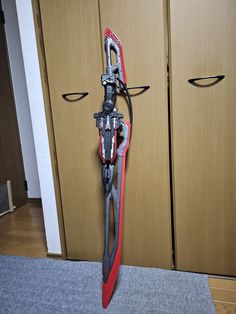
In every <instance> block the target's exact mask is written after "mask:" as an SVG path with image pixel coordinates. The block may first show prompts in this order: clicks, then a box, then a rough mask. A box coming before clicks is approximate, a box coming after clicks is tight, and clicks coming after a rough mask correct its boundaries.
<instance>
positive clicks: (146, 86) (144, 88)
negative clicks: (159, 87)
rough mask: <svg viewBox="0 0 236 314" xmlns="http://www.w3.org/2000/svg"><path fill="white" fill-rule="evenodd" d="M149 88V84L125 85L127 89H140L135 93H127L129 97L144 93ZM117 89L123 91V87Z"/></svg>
mask: <svg viewBox="0 0 236 314" xmlns="http://www.w3.org/2000/svg"><path fill="white" fill-rule="evenodd" d="M149 88H150V86H149V85H143V86H132V87H126V89H127V90H128V91H130V90H135V89H138V90H139V89H140V91H139V92H137V93H132V94H131V93H129V94H130V97H133V96H138V95H141V94H143V93H145V92H146V91H147V90H148V89H149ZM119 90H120V92H122V91H123V89H119Z"/></svg>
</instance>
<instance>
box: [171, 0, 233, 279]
mask: <svg viewBox="0 0 236 314" xmlns="http://www.w3.org/2000/svg"><path fill="white" fill-rule="evenodd" d="M170 25H171V28H170V36H171V37H170V46H171V87H172V88H171V91H172V93H171V97H172V98H171V100H172V101H171V119H172V153H173V155H172V158H173V169H172V170H173V182H174V186H173V188H174V214H175V241H176V257H177V259H176V262H177V263H176V266H177V268H178V269H181V270H190V271H198V272H209V273H216V274H228V275H236V193H235V191H236V158H235V156H236V123H235V118H236V106H235V99H236V89H235V79H234V78H235V77H236V38H235V30H236V2H235V1H234V0H225V1H221V0H214V1H212V0H208V1H205V0H200V1H199V0H192V1H188V0H181V1H179V0H171V1H170ZM218 74H223V75H225V78H224V79H223V80H222V81H220V82H218V83H217V84H215V85H212V86H208V87H197V86H193V85H191V84H189V83H188V80H189V79H191V78H195V77H206V76H209V75H218ZM212 82H213V81H212V80H202V81H198V83H200V84H202V85H207V84H210V83H212Z"/></svg>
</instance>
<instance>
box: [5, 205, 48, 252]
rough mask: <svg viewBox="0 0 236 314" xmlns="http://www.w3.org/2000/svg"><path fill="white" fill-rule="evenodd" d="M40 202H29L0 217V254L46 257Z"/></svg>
mask: <svg viewBox="0 0 236 314" xmlns="http://www.w3.org/2000/svg"><path fill="white" fill-rule="evenodd" d="M46 253H47V247H46V240H45V231H44V224H43V214H42V207H41V205H40V203H39V202H38V203H36V202H35V203H30V204H27V205H25V206H23V207H21V208H18V209H16V210H15V211H14V212H12V213H8V214H5V215H4V216H1V217H0V254H5V255H22V256H32V257H46Z"/></svg>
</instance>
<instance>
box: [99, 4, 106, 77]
mask: <svg viewBox="0 0 236 314" xmlns="http://www.w3.org/2000/svg"><path fill="white" fill-rule="evenodd" d="M97 1H98V2H97V3H98V15H99V17H98V19H99V28H100V47H101V55H102V70H103V73H105V65H104V49H103V33H102V19H101V9H100V7H101V6H100V0H97Z"/></svg>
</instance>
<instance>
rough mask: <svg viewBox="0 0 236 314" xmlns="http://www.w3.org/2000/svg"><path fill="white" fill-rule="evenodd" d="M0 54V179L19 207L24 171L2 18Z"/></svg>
mask: <svg viewBox="0 0 236 314" xmlns="http://www.w3.org/2000/svg"><path fill="white" fill-rule="evenodd" d="M0 9H1V4H0ZM0 56H1V57H0V183H1V184H2V183H6V181H7V180H11V186H12V195H13V202H14V205H16V206H17V207H19V206H22V205H23V204H25V203H26V201H27V193H26V190H25V185H24V181H25V173H24V166H23V159H22V152H21V144H20V137H19V130H18V123H17V117H16V109H15V103H14V96H13V91H12V82H11V76H10V71H9V63H8V55H7V47H6V40H5V31H4V25H3V24H2V22H0Z"/></svg>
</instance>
